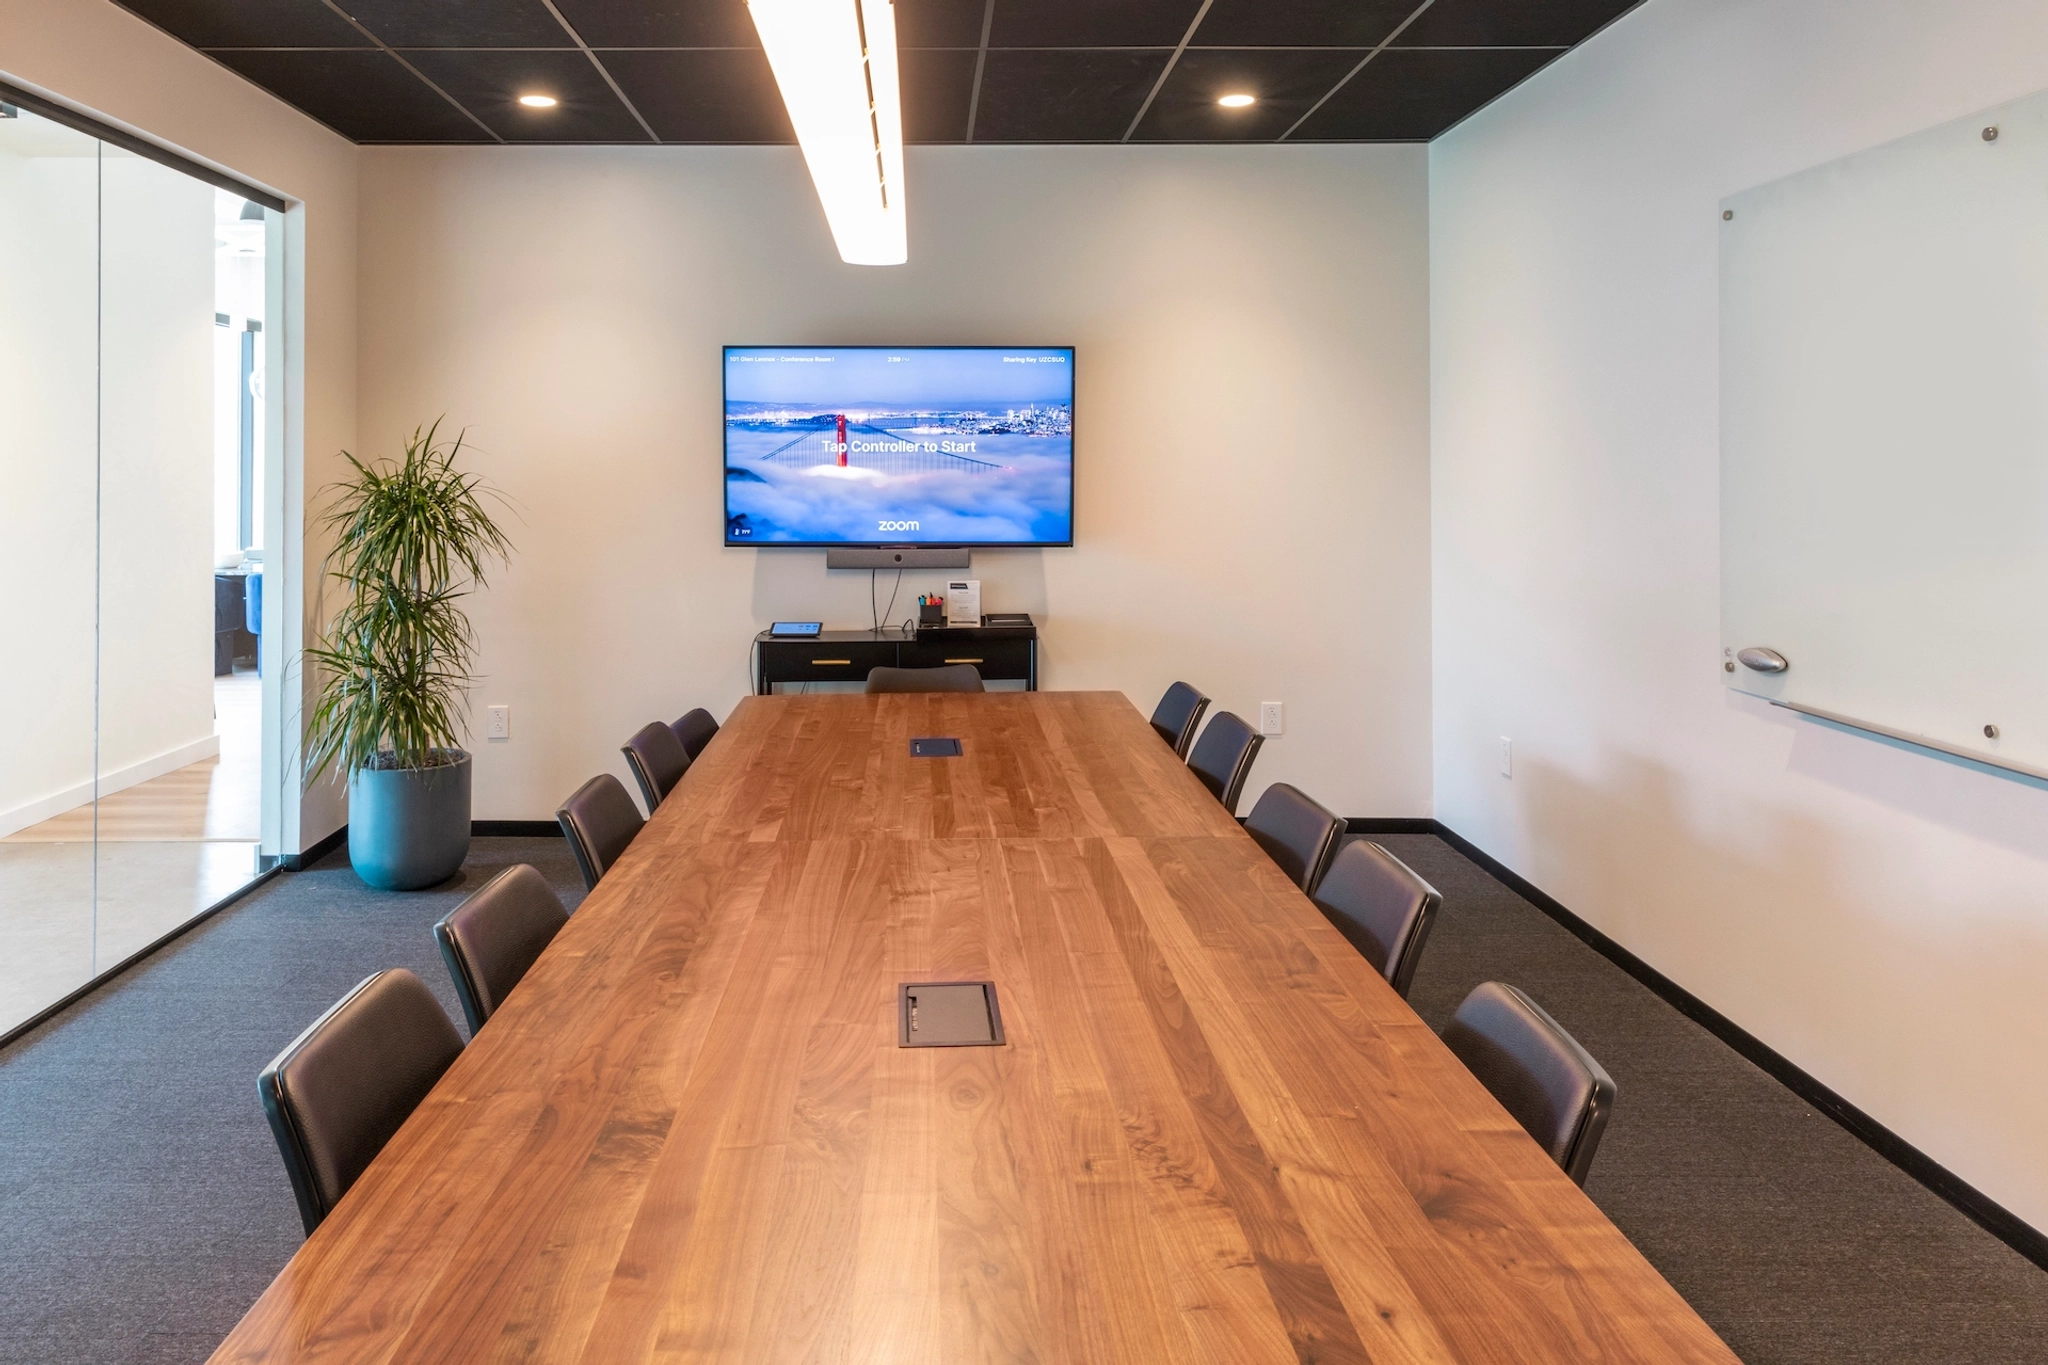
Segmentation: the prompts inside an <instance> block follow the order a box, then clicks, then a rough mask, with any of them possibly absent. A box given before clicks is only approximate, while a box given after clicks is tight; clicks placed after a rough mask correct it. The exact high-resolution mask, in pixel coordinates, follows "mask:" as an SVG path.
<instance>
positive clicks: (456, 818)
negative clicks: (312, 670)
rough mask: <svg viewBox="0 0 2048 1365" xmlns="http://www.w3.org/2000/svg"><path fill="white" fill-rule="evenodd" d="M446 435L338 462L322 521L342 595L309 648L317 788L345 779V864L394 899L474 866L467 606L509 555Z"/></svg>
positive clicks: (421, 435)
mask: <svg viewBox="0 0 2048 1365" xmlns="http://www.w3.org/2000/svg"><path fill="white" fill-rule="evenodd" d="M440 428H441V424H440V422H439V421H436V422H435V423H434V425H432V426H431V427H428V428H427V429H426V430H425V431H424V432H421V431H420V430H418V429H415V430H414V431H413V434H412V439H411V440H409V441H407V442H406V444H405V454H404V456H403V457H401V458H400V459H398V460H396V461H391V460H374V461H371V462H369V463H365V462H364V461H362V460H358V459H357V458H356V457H355V456H353V455H350V454H349V453H348V452H347V451H343V452H342V457H343V458H344V459H346V460H347V461H348V462H349V464H350V465H352V466H354V468H355V474H354V476H353V477H352V478H349V479H345V480H343V481H342V482H340V483H337V484H335V485H333V486H332V487H331V488H330V489H329V490H327V491H328V492H330V493H331V494H332V495H333V497H332V501H331V502H330V503H329V505H328V508H327V510H326V512H325V514H324V516H323V523H324V525H325V526H326V527H327V529H328V530H329V531H330V532H331V533H332V534H333V536H334V540H335V546H334V549H333V551H332V552H331V553H330V554H329V555H328V558H327V569H328V573H329V574H330V576H331V577H333V578H335V579H337V580H338V581H339V582H340V583H341V585H342V587H343V590H344V592H345V594H346V596H345V598H344V600H343V602H342V605H341V609H340V610H339V611H338V612H336V613H335V616H334V619H333V621H332V622H331V623H330V624H329V626H328V628H327V631H326V633H325V634H324V635H323V636H321V638H320V641H319V643H318V644H317V645H316V646H315V647H313V648H310V649H308V650H307V651H306V657H307V658H308V659H310V660H311V661H312V662H313V663H314V664H315V665H316V666H318V668H319V669H320V670H321V672H322V674H323V675H324V677H323V679H322V682H321V687H320V695H319V701H318V703H317V704H316V705H315V707H314V710H313V718H312V723H311V726H310V731H311V733H310V740H309V743H310V749H309V754H308V757H309V759H310V763H311V770H310V773H309V777H308V780H309V781H310V780H313V779H317V778H318V777H319V776H320V775H321V774H322V773H324V772H326V771H327V769H328V768H329V767H330V766H334V767H339V768H340V769H341V770H342V771H344V772H345V773H347V775H348V784H349V821H348V856H349V861H350V862H351V863H353V864H354V865H355V869H356V875H358V876H360V877H361V878H362V879H363V880H364V881H366V882H368V883H369V884H370V885H372V886H375V887H380V888H383V889H385V890H391V891H410V890H415V889H417V888H419V887H423V886H433V885H435V884H436V883H438V882H443V881H446V880H447V879H448V878H450V877H452V876H454V875H455V873H456V872H457V871H459V870H460V869H461V867H462V860H463V859H464V858H465V857H467V856H468V853H469V811H470V800H469V798H470V760H469V755H468V754H467V753H466V752H464V751H463V749H462V748H461V747H460V740H461V718H462V715H463V713H464V711H465V710H466V708H467V703H468V691H469V688H470V685H471V682H472V677H471V666H472V663H473V661H474V658H475V653H476V636H475V633H474V632H473V631H472V630H471V629H470V624H469V618H468V617H467V616H466V615H465V614H464V613H463V610H462V599H463V598H464V597H466V596H467V595H468V594H469V593H470V592H472V591H473V590H475V589H476V588H481V587H483V586H484V585H485V579H486V571H487V570H488V568H489V567H490V565H491V564H492V563H494V562H496V563H503V562H504V560H505V558H506V556H507V555H508V554H509V553H510V552H511V548H512V545H511V542H510V541H509V540H507V539H506V537H505V534H504V532H503V531H501V530H499V528H498V525H497V523H496V522H495V521H493V520H492V519H491V516H490V514H489V512H487V511H486V510H485V508H484V499H485V498H499V496H500V495H499V494H498V493H497V492H496V490H495V489H492V488H491V487H490V486H489V485H488V484H486V483H485V481H484V480H483V479H482V478H481V477H480V476H478V475H475V474H466V473H463V472H462V471H460V470H458V469H457V468H456V467H455V459H456V456H457V455H459V454H460V453H461V451H462V438H461V437H460V436H458V437H456V439H455V440H454V441H452V442H446V441H440V440H437V439H436V436H437V434H438V433H439V431H440ZM500 500H502V499H500Z"/></svg>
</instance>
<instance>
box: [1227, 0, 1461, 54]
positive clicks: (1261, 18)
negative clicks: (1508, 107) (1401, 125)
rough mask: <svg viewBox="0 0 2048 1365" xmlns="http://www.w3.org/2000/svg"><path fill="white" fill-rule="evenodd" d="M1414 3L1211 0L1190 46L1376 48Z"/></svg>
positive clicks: (1397, 0)
mask: <svg viewBox="0 0 2048 1365" xmlns="http://www.w3.org/2000/svg"><path fill="white" fill-rule="evenodd" d="M1419 3H1421V0H1284V3H1283V0H1216V2H1215V3H1214V4H1213V5H1211V6H1210V7H1209V12H1208V13H1207V14H1205V15H1203V16H1202V26H1201V27H1200V28H1198V29H1196V30H1195V38H1194V45H1195V46H1197V47H1378V46H1379V45H1380V44H1381V43H1383V42H1385V41H1386V40H1387V35H1388V34H1390V33H1392V32H1393V31H1394V30H1395V29H1396V28H1398V27H1399V26H1400V24H1401V21H1402V20H1403V19H1406V18H1407V17H1408V16H1409V15H1411V14H1413V13H1414V12H1415V7H1416V5H1417V4H1419ZM1438 3H1439V4H1441V3H1442V0H1438ZM1359 55H1361V56H1363V55H1364V54H1363V53H1361V54H1359Z"/></svg>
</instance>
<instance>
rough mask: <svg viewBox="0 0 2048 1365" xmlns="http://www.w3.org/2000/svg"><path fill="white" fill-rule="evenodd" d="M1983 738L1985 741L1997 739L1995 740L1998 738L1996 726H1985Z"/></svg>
mask: <svg viewBox="0 0 2048 1365" xmlns="http://www.w3.org/2000/svg"><path fill="white" fill-rule="evenodd" d="M1984 738H1986V739H1997V738H1998V727H1997V726H1996V725H1987V726H1985V727H1984Z"/></svg>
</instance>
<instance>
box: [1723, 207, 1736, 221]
mask: <svg viewBox="0 0 2048 1365" xmlns="http://www.w3.org/2000/svg"><path fill="white" fill-rule="evenodd" d="M1721 221H1722V222H1724V223H1732V222H1734V221H1735V210H1734V209H1722V210H1721Z"/></svg>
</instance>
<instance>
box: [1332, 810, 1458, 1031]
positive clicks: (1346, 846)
mask: <svg viewBox="0 0 2048 1365" xmlns="http://www.w3.org/2000/svg"><path fill="white" fill-rule="evenodd" d="M1309 896H1310V898H1311V899H1313V900H1314V901H1315V903H1316V906H1317V908H1318V909H1320V910H1321V911H1322V912H1323V914H1324V915H1325V916H1327V917H1328V919H1329V921H1330V923H1332V924H1334V925H1336V926H1337V928H1338V930H1339V931H1341V932H1342V933H1343V935H1344V937H1346V938H1348V939H1350V940H1351V946H1352V947H1354V948H1356V949H1358V951H1359V953H1360V954H1361V955H1363V956H1364V958H1365V960H1366V961H1367V962H1370V963H1372V965H1373V966H1374V967H1376V968H1377V969H1378V970H1379V973H1380V975H1381V976H1384V977H1385V978H1386V979H1387V984H1389V985H1391V986H1392V987H1393V988H1394V989H1395V990H1396V991H1399V992H1400V993H1401V995H1402V997H1403V998H1406V996H1407V994H1408V983H1409V982H1411V981H1413V980H1414V979H1415V964H1416V963H1418V962H1420V961H1421V960H1422V945H1423V944H1424V943H1426V942H1428V941H1429V931H1430V930H1431V929H1432V928H1434V927H1435V926H1436V914H1437V911H1438V910H1439V909H1441V908H1442V907H1443V903H1444V898H1443V897H1442V896H1440V895H1438V894H1437V890H1436V888H1435V887H1433V886H1431V885H1430V884H1429V883H1428V882H1426V881H1424V880H1422V878H1420V877H1418V876H1416V875H1415V872H1414V870H1413V869H1411V868H1410V867H1409V866H1408V864H1406V863H1404V862H1402V861H1401V860H1400V859H1399V858H1396V857H1395V856H1394V855H1393V854H1391V853H1389V852H1387V851H1386V850H1385V849H1384V848H1381V847H1380V846H1379V845H1378V844H1375V843H1371V842H1369V841H1367V840H1365V839H1341V840H1339V841H1338V845H1337V853H1336V856H1335V857H1333V858H1331V859H1330V866H1329V869H1328V870H1327V871H1325V872H1324V873H1323V878H1322V880H1321V881H1319V882H1317V883H1316V884H1315V886H1314V888H1313V889H1312V890H1311V891H1310V892H1309Z"/></svg>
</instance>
